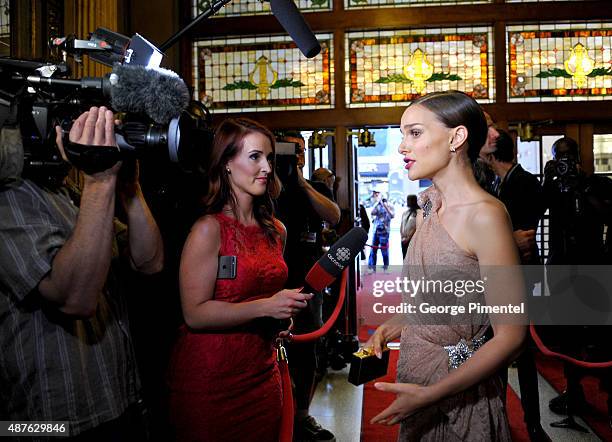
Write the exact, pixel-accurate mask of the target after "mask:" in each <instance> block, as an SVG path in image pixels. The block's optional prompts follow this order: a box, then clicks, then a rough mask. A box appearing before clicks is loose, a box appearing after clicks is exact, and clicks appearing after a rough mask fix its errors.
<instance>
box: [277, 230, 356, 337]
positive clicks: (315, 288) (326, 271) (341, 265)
mask: <svg viewBox="0 0 612 442" xmlns="http://www.w3.org/2000/svg"><path fill="white" fill-rule="evenodd" d="M367 240H368V234H367V232H366V231H365V230H363V229H362V228H361V227H353V228H352V229H351V230H349V231H348V232H347V233H346V234H344V235H343V236H342V238H340V239H339V240H338V241H336V242H335V243H334V244H333V245H332V246H331V247H330V248H329V250H328V251H327V252H326V253H325V254H324V255H323V256H322V257H321V258H319V260H318V261H317V262H316V263H315V264H314V265H313V266H312V267H311V268H310V271H309V272H308V274H307V275H306V279H305V281H304V287H303V288H302V290H300V291H301V292H302V293H315V294H316V293H318V292H320V291H322V290H323V289H324V288H325V287H327V286H328V285H330V284H331V283H332V282H334V281H335V280H336V279H337V278H338V277H339V276H340V275H341V274H342V271H343V270H344V269H345V268H346V266H348V265H349V264H350V263H351V262H353V260H354V259H355V257H356V256H357V254H358V253H359V252H361V250H362V249H363V246H364V245H365V243H366V241H367ZM306 308H308V307H306ZM290 323H291V321H290V320H289V319H279V320H276V321H274V324H275V327H276V329H277V330H287V328H288V327H289V324H290Z"/></svg>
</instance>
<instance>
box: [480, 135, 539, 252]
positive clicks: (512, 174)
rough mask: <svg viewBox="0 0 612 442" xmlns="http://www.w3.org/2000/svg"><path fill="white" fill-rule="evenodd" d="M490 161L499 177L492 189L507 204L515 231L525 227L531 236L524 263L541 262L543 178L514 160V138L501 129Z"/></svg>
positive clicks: (525, 249)
mask: <svg viewBox="0 0 612 442" xmlns="http://www.w3.org/2000/svg"><path fill="white" fill-rule="evenodd" d="M489 164H490V166H491V169H493V172H494V173H495V176H496V177H497V180H496V183H495V188H494V189H493V190H494V192H495V194H496V195H497V197H498V198H499V199H500V200H501V201H502V202H503V203H504V204H505V205H506V209H508V213H509V214H510V218H511V220H512V226H513V228H514V231H515V232H516V231H519V230H521V231H524V232H526V233H528V234H529V235H528V236H529V237H531V238H532V239H531V240H530V241H529V245H530V247H521V244H519V238H518V237H517V235H515V240H516V241H517V245H518V246H519V249H520V250H521V262H522V263H523V264H541V263H542V261H541V259H540V254H539V251H538V245H537V243H536V241H535V231H536V230H537V228H538V223H539V222H540V219H541V218H542V215H543V214H544V210H545V207H544V206H545V204H544V195H543V192H542V187H541V185H540V181H539V180H538V179H537V177H535V176H534V175H532V174H531V173H529V172H527V171H526V170H525V169H523V168H522V167H521V165H520V164H518V163H517V162H516V161H515V150H514V141H513V140H512V137H511V136H510V135H509V134H508V133H507V132H504V131H502V130H500V131H499V137H498V138H497V141H496V149H495V150H494V151H493V152H492V153H491V154H490V158H489Z"/></svg>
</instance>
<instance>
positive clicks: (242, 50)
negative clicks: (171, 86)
mask: <svg viewBox="0 0 612 442" xmlns="http://www.w3.org/2000/svg"><path fill="white" fill-rule="evenodd" d="M316 36H317V39H318V40H319V42H320V43H321V47H322V50H321V53H320V54H319V55H317V56H316V57H314V58H310V59H309V58H305V57H304V56H303V55H302V53H301V52H300V51H299V49H298V48H297V46H296V45H295V43H293V41H292V40H291V38H290V37H288V36H284V35H283V36H268V37H248V38H245V37H241V38H224V39H215V40H200V41H196V42H195V43H194V48H193V56H194V72H193V76H194V82H193V84H194V85H195V96H196V97H197V98H198V99H199V100H200V101H202V102H203V103H204V104H205V105H206V106H207V107H208V108H209V109H210V110H211V111H213V112H235V111H239V110H242V111H266V110H279V109H301V110H304V109H329V108H331V107H332V106H333V103H334V87H333V84H334V67H333V45H332V42H333V36H332V35H331V34H316Z"/></svg>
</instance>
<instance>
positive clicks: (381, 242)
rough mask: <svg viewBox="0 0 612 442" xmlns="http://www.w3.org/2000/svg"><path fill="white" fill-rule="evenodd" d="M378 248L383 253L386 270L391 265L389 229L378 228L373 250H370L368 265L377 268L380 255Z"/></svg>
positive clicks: (375, 233)
mask: <svg viewBox="0 0 612 442" xmlns="http://www.w3.org/2000/svg"><path fill="white" fill-rule="evenodd" d="M378 249H380V252H381V253H382V257H383V264H384V268H385V270H386V269H387V267H389V231H388V230H378V229H376V231H375V232H374V238H373V239H372V250H371V251H370V258H369V259H368V267H369V268H371V269H375V267H376V259H377V257H378Z"/></svg>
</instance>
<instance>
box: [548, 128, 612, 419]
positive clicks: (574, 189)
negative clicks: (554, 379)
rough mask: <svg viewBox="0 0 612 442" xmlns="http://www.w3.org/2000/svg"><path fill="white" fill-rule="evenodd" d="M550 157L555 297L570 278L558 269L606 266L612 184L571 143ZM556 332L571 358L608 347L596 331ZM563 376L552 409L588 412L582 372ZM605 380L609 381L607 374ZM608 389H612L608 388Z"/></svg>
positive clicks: (562, 142) (569, 368) (556, 147)
mask: <svg viewBox="0 0 612 442" xmlns="http://www.w3.org/2000/svg"><path fill="white" fill-rule="evenodd" d="M552 153H553V160H551V161H549V162H548V163H546V166H545V168H544V183H543V190H544V196H545V201H546V203H547V204H548V208H549V210H550V242H549V250H550V251H549V255H548V259H547V262H546V264H547V265H548V266H549V267H548V271H547V282H548V286H549V288H550V290H551V296H553V297H554V296H555V292H556V290H557V289H559V288H561V286H560V283H562V281H564V278H566V277H567V273H566V272H567V271H566V268H563V267H557V266H565V265H600V264H605V253H604V239H603V233H604V225H605V224H609V222H610V207H612V202H611V201H610V198H611V195H612V181H611V180H610V179H609V178H606V177H602V176H597V175H590V176H588V175H587V174H585V173H584V171H583V170H582V167H581V165H580V155H579V149H578V144H577V143H576V141H575V140H573V139H572V138H569V137H563V138H561V139H559V140H557V141H556V142H555V143H554V144H553V146H552ZM553 299H554V298H553ZM557 329H558V330H556V335H555V336H556V338H557V339H559V342H560V346H561V350H562V352H563V353H566V354H569V355H571V356H578V355H579V354H581V353H582V352H583V351H584V349H585V346H593V344H595V346H597V345H599V346H602V347H601V348H603V347H606V348H609V343H607V342H605V339H604V342H603V343H598V344H597V343H596V341H597V340H598V338H600V337H601V336H603V335H604V334H607V333H605V332H603V333H602V330H601V329H600V328H598V327H585V326H582V327H568V326H561V327H557ZM606 351H609V350H606ZM608 359H609V357H608ZM564 371H565V376H566V378H567V389H566V391H565V392H564V393H562V394H561V395H559V396H558V397H556V398H554V399H552V400H551V401H550V403H549V407H550V409H551V410H552V411H553V412H555V413H559V414H569V415H570V416H571V415H572V414H574V413H575V412H577V411H580V410H584V409H585V405H586V400H585V397H584V393H583V391H582V387H581V385H580V377H581V371H582V370H580V369H578V368H577V367H575V366H574V365H572V364H569V363H565V364H564ZM603 375H604V376H608V378H609V372H608V373H607V374H606V373H605V372H604V373H603ZM608 383H609V381H608ZM606 387H607V389H608V390H609V385H607V386H606ZM608 412H609V413H610V410H609V411H608ZM555 426H558V427H570V428H575V426H576V424H575V423H574V421H573V419H571V418H569V419H566V420H564V421H561V422H559V423H556V424H555Z"/></svg>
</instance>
